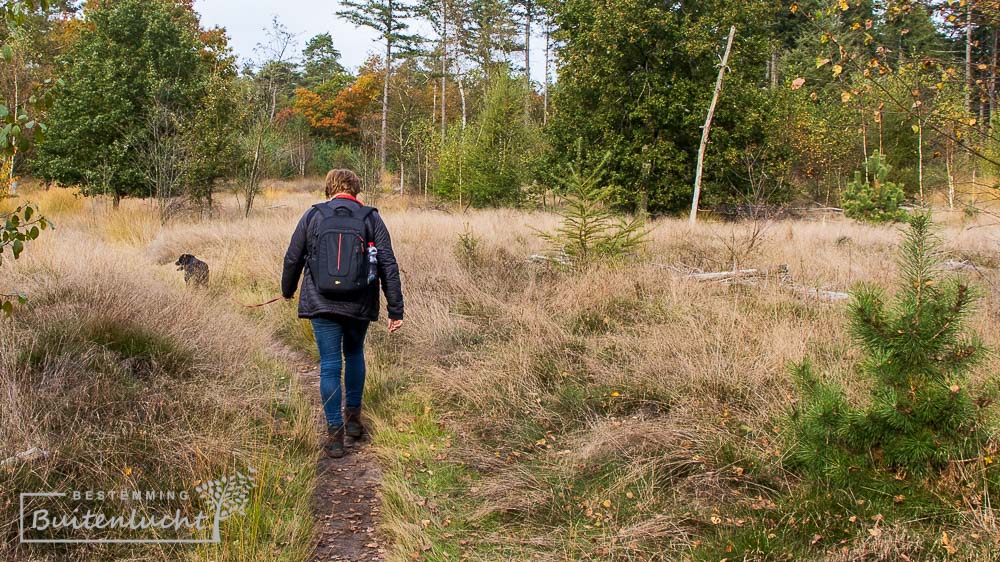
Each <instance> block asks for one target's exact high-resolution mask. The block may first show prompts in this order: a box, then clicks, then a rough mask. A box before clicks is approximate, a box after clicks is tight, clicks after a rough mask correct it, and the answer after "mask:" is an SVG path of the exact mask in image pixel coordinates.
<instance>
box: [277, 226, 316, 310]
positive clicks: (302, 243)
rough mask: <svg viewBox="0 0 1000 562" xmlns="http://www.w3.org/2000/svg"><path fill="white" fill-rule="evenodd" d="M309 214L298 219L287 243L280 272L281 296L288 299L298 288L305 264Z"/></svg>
mask: <svg viewBox="0 0 1000 562" xmlns="http://www.w3.org/2000/svg"><path fill="white" fill-rule="evenodd" d="M311 214H312V213H311V212H306V214H304V215H302V218H301V219H299V224H298V225H296V227H295V232H293V233H292V241H291V242H289V243H288V250H287V251H285V263H284V267H283V268H282V270H281V296H283V297H285V298H286V299H290V298H292V297H293V296H295V290H296V289H298V286H299V278H300V277H301V276H302V268H303V267H304V266H305V264H306V231H307V229H308V228H307V227H308V222H309V216H310V215H311Z"/></svg>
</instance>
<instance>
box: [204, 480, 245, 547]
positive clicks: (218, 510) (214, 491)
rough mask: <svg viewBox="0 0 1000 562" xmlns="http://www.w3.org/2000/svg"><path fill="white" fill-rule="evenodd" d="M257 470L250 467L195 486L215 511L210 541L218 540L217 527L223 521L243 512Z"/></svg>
mask: <svg viewBox="0 0 1000 562" xmlns="http://www.w3.org/2000/svg"><path fill="white" fill-rule="evenodd" d="M256 473H257V471H256V470H254V469H252V468H250V469H247V473H246V474H243V473H242V472H237V473H236V475H235V476H230V477H228V478H227V477H225V476H223V477H222V478H220V479H218V480H211V481H208V482H205V483H204V484H201V485H199V486H196V487H195V491H196V492H198V495H199V496H200V497H201V499H203V500H205V501H206V502H208V504H209V506H211V509H213V510H214V511H215V517H214V519H213V521H212V523H213V524H212V542H215V543H217V542H220V541H221V540H222V539H221V537H220V535H219V527H220V525H221V524H222V522H223V521H225V520H226V519H229V518H230V517H232V516H233V515H235V514H237V513H238V514H240V515H242V514H244V512H245V511H246V507H247V502H248V501H249V500H250V491H251V490H253V488H254V486H256V481H255V480H254V474H256Z"/></svg>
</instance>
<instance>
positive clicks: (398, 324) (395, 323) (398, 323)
mask: <svg viewBox="0 0 1000 562" xmlns="http://www.w3.org/2000/svg"><path fill="white" fill-rule="evenodd" d="M402 327H403V321H402V320H393V319H392V318H390V319H389V333H390V334H391V333H393V332H395V331H396V330H398V329H400V328H402Z"/></svg>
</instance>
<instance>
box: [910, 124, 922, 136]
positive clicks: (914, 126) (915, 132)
mask: <svg viewBox="0 0 1000 562" xmlns="http://www.w3.org/2000/svg"><path fill="white" fill-rule="evenodd" d="M910 128H911V129H913V134H917V133H919V132H920V127H918V126H917V125H911V126H910Z"/></svg>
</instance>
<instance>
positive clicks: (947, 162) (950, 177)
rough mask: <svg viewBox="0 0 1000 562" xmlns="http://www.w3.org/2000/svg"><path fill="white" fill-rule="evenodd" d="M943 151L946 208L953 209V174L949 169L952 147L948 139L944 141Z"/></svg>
mask: <svg viewBox="0 0 1000 562" xmlns="http://www.w3.org/2000/svg"><path fill="white" fill-rule="evenodd" d="M944 152H945V154H944V167H945V173H947V175H948V208H949V209H954V208H955V176H954V175H952V173H951V169H952V165H951V160H952V152H953V151H952V149H951V141H948V142H947V143H945V149H944Z"/></svg>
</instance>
